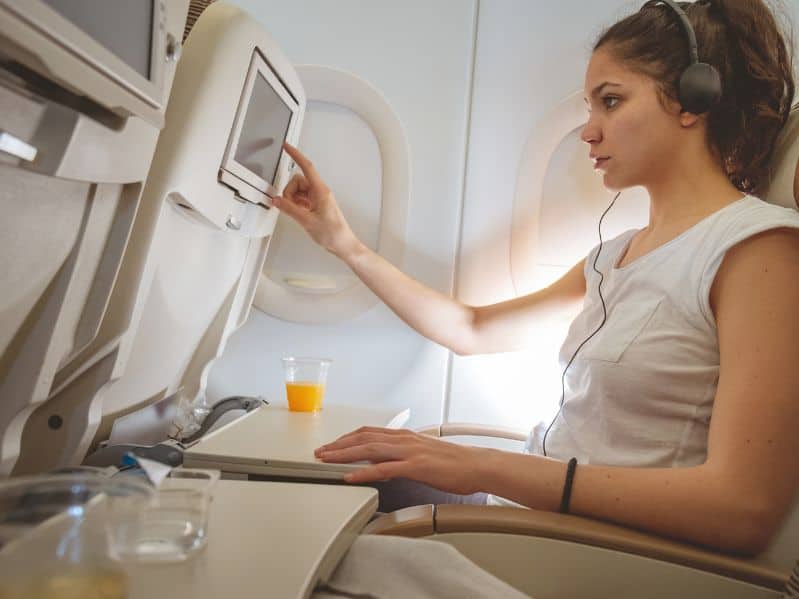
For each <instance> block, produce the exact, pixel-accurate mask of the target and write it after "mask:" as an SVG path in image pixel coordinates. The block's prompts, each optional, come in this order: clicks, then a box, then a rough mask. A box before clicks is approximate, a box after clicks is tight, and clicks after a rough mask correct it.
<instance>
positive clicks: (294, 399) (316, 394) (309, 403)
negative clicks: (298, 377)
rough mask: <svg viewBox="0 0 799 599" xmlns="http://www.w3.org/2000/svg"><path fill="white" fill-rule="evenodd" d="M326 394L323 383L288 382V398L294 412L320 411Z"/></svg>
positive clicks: (290, 407)
mask: <svg viewBox="0 0 799 599" xmlns="http://www.w3.org/2000/svg"><path fill="white" fill-rule="evenodd" d="M324 395H325V386H324V385H323V384H322V383H309V382H308V381H297V382H296V383H286V398H287V399H288V402H289V410H291V411H292V412H318V411H319V410H321V409H322V398H323V397H324Z"/></svg>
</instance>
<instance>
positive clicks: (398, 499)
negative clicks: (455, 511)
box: [369, 478, 488, 513]
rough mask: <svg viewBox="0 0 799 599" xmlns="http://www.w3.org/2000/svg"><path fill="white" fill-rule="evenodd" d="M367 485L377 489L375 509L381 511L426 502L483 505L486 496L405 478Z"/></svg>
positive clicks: (424, 503) (384, 511)
mask: <svg viewBox="0 0 799 599" xmlns="http://www.w3.org/2000/svg"><path fill="white" fill-rule="evenodd" d="M369 486H370V487H373V488H374V489H377V491H378V493H379V496H380V503H379V505H378V507H377V511H378V512H382V513H386V512H393V511H395V510H400V509H402V508H405V507H410V506H413V505H426V504H428V503H432V504H442V503H454V504H469V505H485V503H486V499H487V497H488V496H487V495H486V494H485V493H474V494H472V495H458V494H456V493H446V492H444V491H439V490H438V489H434V488H433V487H430V486H428V485H425V484H423V483H419V482H416V481H413V480H409V479H407V478H395V479H392V480H386V481H380V482H376V483H371V484H370V485H369Z"/></svg>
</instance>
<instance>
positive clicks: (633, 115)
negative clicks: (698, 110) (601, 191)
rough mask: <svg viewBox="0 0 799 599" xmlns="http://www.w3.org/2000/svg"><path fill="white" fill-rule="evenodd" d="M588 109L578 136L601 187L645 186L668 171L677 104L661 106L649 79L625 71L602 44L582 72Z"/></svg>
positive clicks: (676, 136) (674, 139) (675, 132)
mask: <svg viewBox="0 0 799 599" xmlns="http://www.w3.org/2000/svg"><path fill="white" fill-rule="evenodd" d="M585 100H586V105H587V107H588V111H589V118H588V123H586V125H585V127H584V129H583V131H582V135H581V138H582V140H583V141H584V142H586V143H587V144H589V146H590V157H591V160H592V162H593V163H594V168H595V169H596V170H597V171H599V172H601V173H602V175H603V183H604V185H605V187H606V188H608V189H611V190H620V189H625V188H627V187H632V186H635V185H643V186H647V185H648V184H649V183H653V182H655V181H657V179H658V178H661V177H664V176H668V173H669V170H670V168H669V167H670V166H672V165H674V163H675V160H673V157H675V156H676V152H677V151H678V146H679V143H678V142H679V133H680V130H681V126H680V118H679V112H680V110H679V105H678V104H677V103H676V102H672V103H670V105H669V106H668V107H664V105H663V103H662V102H661V100H660V96H659V94H658V90H657V86H656V84H655V82H654V81H653V80H652V79H651V78H649V77H646V76H644V75H641V74H639V73H636V72H634V71H631V70H630V69H628V68H626V67H625V66H624V64H623V63H621V62H619V61H618V60H616V59H615V58H614V57H613V55H612V54H611V53H610V52H609V51H608V50H607V49H606V48H605V47H603V48H600V49H599V50H597V51H596V52H594V54H593V56H592V57H591V61H590V62H589V64H588V70H587V71H586V75H585Z"/></svg>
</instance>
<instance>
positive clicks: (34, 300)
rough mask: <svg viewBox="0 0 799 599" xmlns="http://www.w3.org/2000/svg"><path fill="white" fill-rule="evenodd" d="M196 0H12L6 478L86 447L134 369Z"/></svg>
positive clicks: (5, 115)
mask: <svg viewBox="0 0 799 599" xmlns="http://www.w3.org/2000/svg"><path fill="white" fill-rule="evenodd" d="M187 8H188V0H176V1H175V2H170V3H165V2H160V3H159V2H151V3H147V2H125V3H123V2H107V3H100V4H98V5H97V6H92V7H90V8H87V6H86V5H85V3H74V2H73V3H69V2H55V1H48V2H45V1H42V0H30V1H28V2H16V1H13V0H0V210H2V213H3V218H0V272H2V273H3V293H2V297H0V476H7V475H10V474H11V473H12V472H13V473H15V474H16V473H20V472H30V471H36V470H37V465H36V464H35V463H34V462H35V461H36V460H31V458H32V456H33V455H35V454H37V453H39V452H46V453H47V454H48V455H50V456H51V457H52V456H55V458H54V459H56V460H59V459H63V460H66V461H71V462H73V463H74V462H75V461H76V460H78V461H79V459H80V458H79V457H77V454H78V453H80V448H85V446H86V444H87V443H88V441H89V440H90V439H91V433H92V429H93V427H94V426H96V423H97V420H98V416H99V410H100V409H101V408H100V403H101V402H100V401H99V390H100V389H101V388H102V386H103V385H104V383H105V382H106V381H108V380H109V378H111V377H112V376H114V374H115V372H116V371H117V369H118V368H119V367H120V352H121V346H122V345H123V343H124V337H125V335H126V332H127V330H128V325H129V310H130V304H129V303H126V302H124V301H117V300H118V296H119V294H120V289H121V286H122V284H121V280H120V279H121V277H122V274H121V273H122V271H124V269H125V266H124V265H123V262H124V259H123V256H124V254H125V252H126V247H127V244H128V239H129V236H130V233H131V230H132V228H133V222H134V220H135V217H136V213H137V211H138V209H139V205H140V202H141V195H142V189H143V186H144V181H145V180H146V178H147V173H148V171H149V168H150V165H151V161H152V158H153V153H154V151H155V146H156V142H157V140H158V137H159V134H160V132H161V129H162V128H163V126H164V114H165V111H166V105H167V101H168V99H169V95H170V90H171V86H172V81H173V77H174V73H175V67H176V64H177V61H178V58H179V55H180V48H181V44H180V40H181V32H182V30H183V26H184V23H185V21H186V12H187Z"/></svg>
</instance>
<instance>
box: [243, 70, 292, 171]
mask: <svg viewBox="0 0 799 599" xmlns="http://www.w3.org/2000/svg"><path fill="white" fill-rule="evenodd" d="M289 124H291V110H290V109H289V107H288V106H286V104H285V103H284V102H283V100H281V99H280V96H278V95H277V93H276V92H275V90H273V89H272V86H270V85H269V83H267V81H266V79H264V78H263V76H262V75H261V74H260V73H258V76H257V77H256V78H255V83H254V84H253V87H252V94H250V101H249V103H248V104H247V112H246V113H245V115H244V123H243V124H242V126H241V135H239V144H238V146H237V147H236V153H235V155H234V158H235V160H236V162H238V163H239V164H240V165H241V166H243V167H244V168H246V169H247V170H249V171H252V172H253V173H254V174H256V175H258V176H259V177H261V179H263V180H264V181H266V182H267V183H269V184H270V185H272V184H273V183H274V181H275V175H276V173H277V165H278V162H279V161H280V153H281V151H282V149H283V142H284V141H285V140H286V134H287V133H288V130H289Z"/></svg>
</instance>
